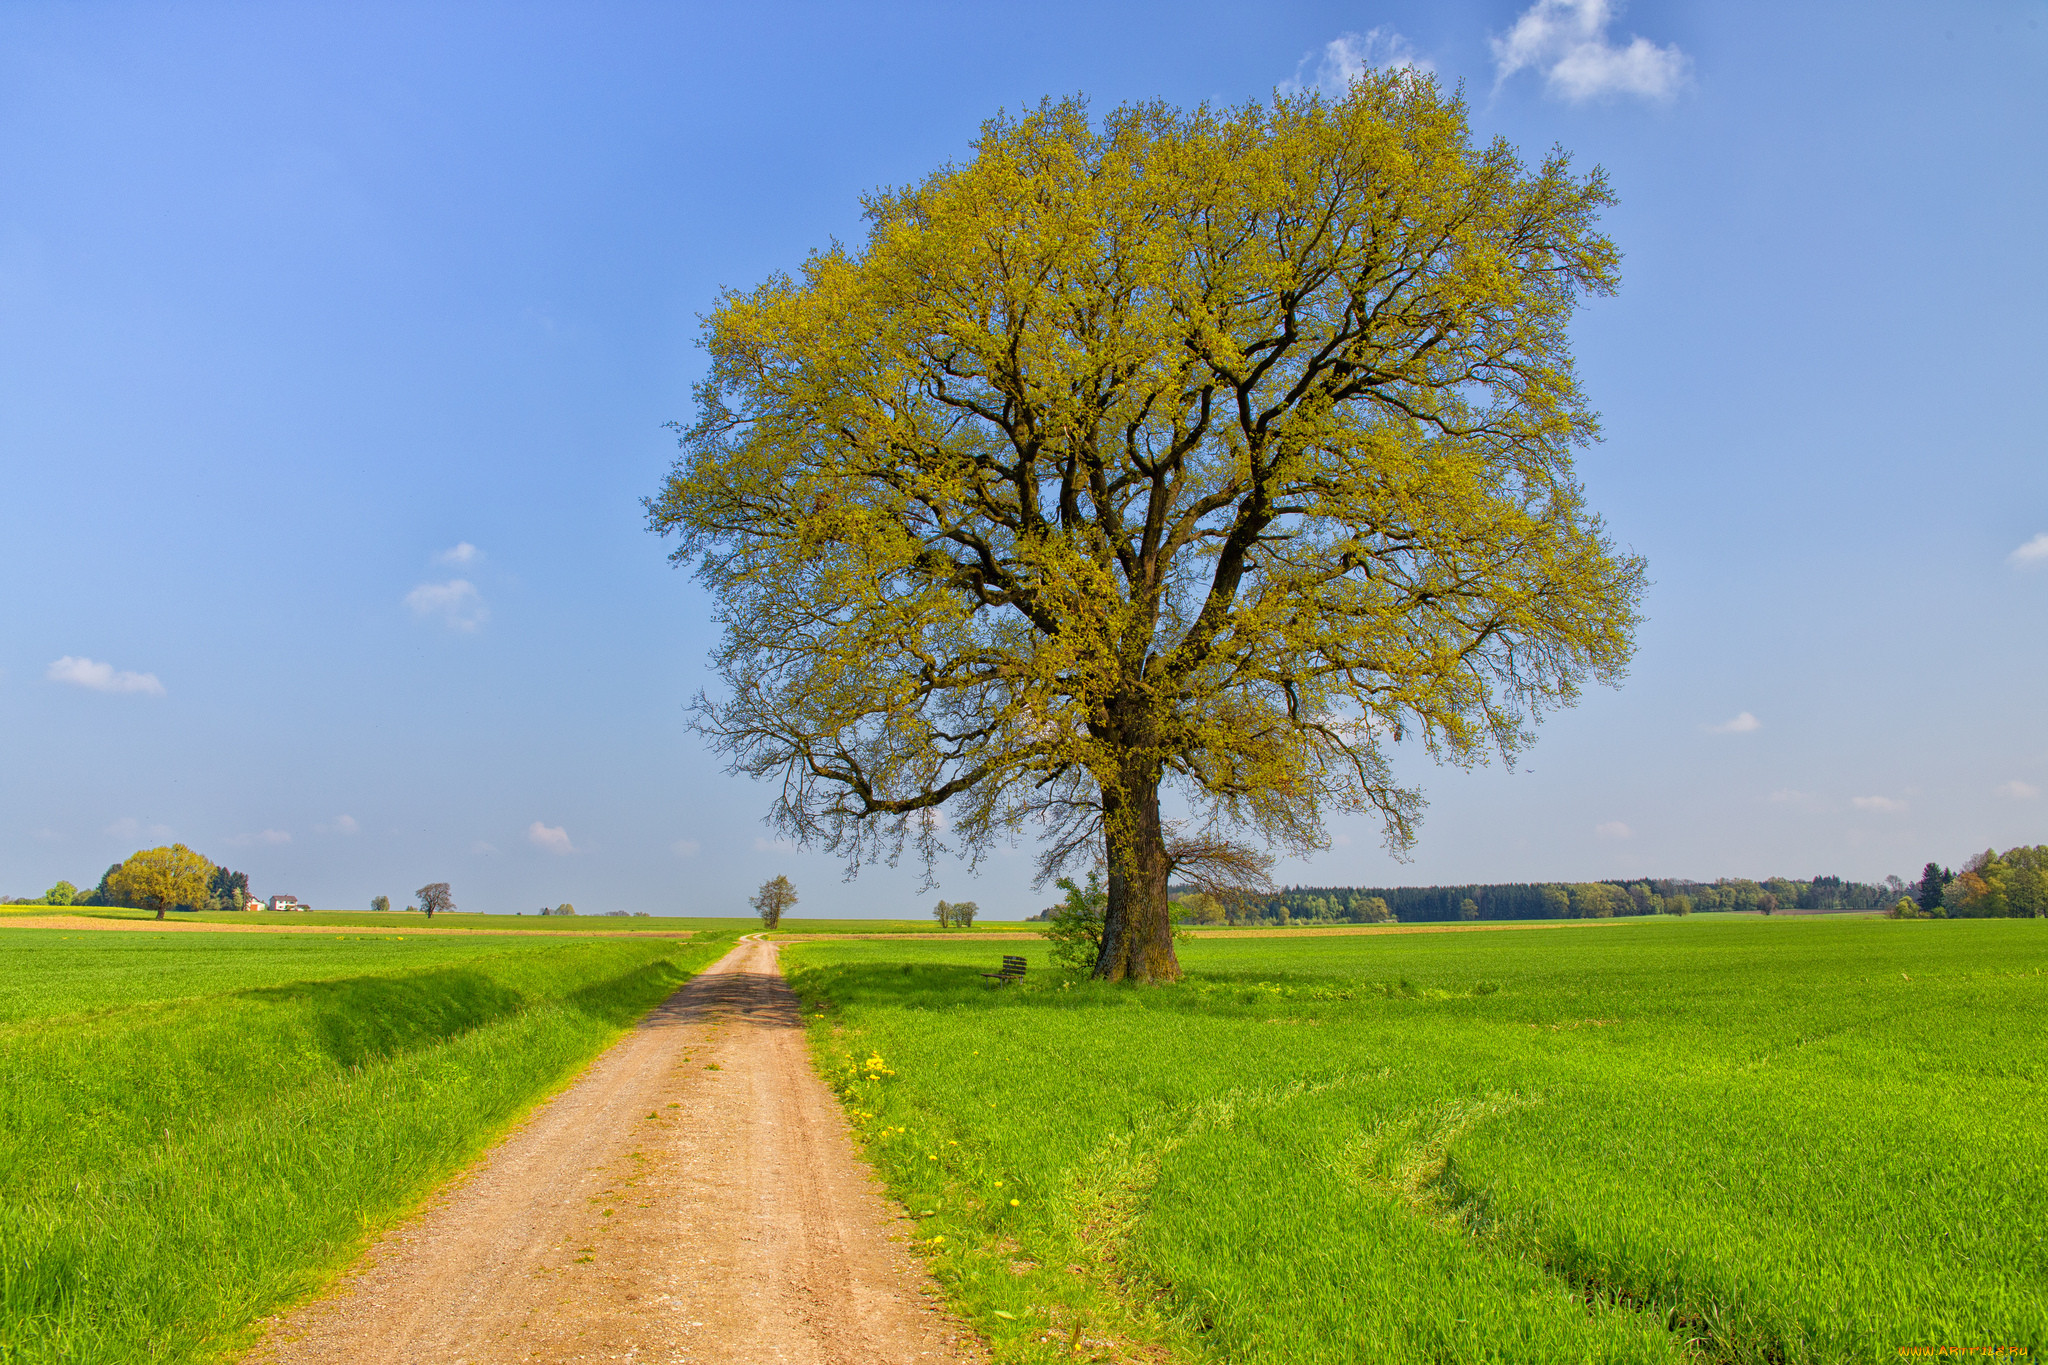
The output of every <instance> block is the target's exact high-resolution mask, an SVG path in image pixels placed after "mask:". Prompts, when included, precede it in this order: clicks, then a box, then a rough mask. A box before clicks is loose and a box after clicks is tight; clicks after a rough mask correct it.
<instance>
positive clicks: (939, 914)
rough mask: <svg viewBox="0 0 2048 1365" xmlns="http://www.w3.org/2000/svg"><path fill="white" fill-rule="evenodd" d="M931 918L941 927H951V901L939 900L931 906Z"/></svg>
mask: <svg viewBox="0 0 2048 1365" xmlns="http://www.w3.org/2000/svg"><path fill="white" fill-rule="evenodd" d="M932 918H933V919H935V920H937V921H938V922H939V927H940V928H941V929H950V928H952V927H953V902H951V901H940V902H939V903H938V904H937V905H934V906H933V907H932Z"/></svg>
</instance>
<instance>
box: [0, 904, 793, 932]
mask: <svg viewBox="0 0 2048 1365" xmlns="http://www.w3.org/2000/svg"><path fill="white" fill-rule="evenodd" d="M42 915H78V916H81V917H83V918H85V919H108V920H138V921H140V920H148V921H151V922H155V921H156V916H155V915H154V914H152V913H150V912H149V911H147V910H119V909H107V908H104V907H100V906H87V905H8V906H0V921H4V920H6V919H9V918H21V917H25V916H42ZM163 922H164V923H166V924H192V923H200V924H234V925H240V926H241V927H243V928H249V927H252V926H253V927H258V928H266V929H267V928H276V927H280V926H281V927H283V928H286V929H302V928H305V927H307V926H312V927H315V928H336V927H341V928H352V929H380V930H383V931H385V932H387V933H404V932H407V931H416V930H420V929H518V930H522V931H523V930H529V929H531V930H538V931H543V932H547V933H562V934H613V933H642V934H686V933H690V932H693V931H708V932H711V933H725V932H726V931H728V930H730V931H731V932H733V933H745V932H746V931H747V929H748V928H752V927H758V921H752V920H742V919H739V918H736V917H731V916H727V917H723V918H716V919H712V918H705V917H702V916H696V917H684V916H672V915H648V916H645V917H644V918H643V917H640V916H635V915H620V916H613V915H559V916H557V915H545V916H543V915H468V914H463V913H461V912H449V913H446V914H440V915H436V916H434V918H433V919H432V920H431V921H429V920H428V919H427V917H426V916H425V915H422V914H420V913H419V912H418V911H416V910H415V911H412V912H410V913H408V912H406V911H403V910H392V911H386V912H384V913H381V914H379V913H376V912H374V911H369V910H276V911H272V910H256V911H247V912H244V911H211V910H209V911H199V912H194V911H187V910H173V911H171V912H169V913H168V914H166V915H165V916H164V919H163Z"/></svg>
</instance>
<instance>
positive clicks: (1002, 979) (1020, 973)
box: [982, 953, 1024, 986]
mask: <svg viewBox="0 0 2048 1365" xmlns="http://www.w3.org/2000/svg"><path fill="white" fill-rule="evenodd" d="M982 975H983V976H985V977H987V978H988V979H989V980H991V981H993V982H995V983H996V984H997V985H998V986H1007V985H1009V984H1010V983H1011V982H1012V981H1022V980H1023V979H1024V959H1023V958H1021V957H1015V956H1012V955H1011V954H1009V953H1004V954H1003V969H1002V970H1001V971H999V972H983V973H982Z"/></svg>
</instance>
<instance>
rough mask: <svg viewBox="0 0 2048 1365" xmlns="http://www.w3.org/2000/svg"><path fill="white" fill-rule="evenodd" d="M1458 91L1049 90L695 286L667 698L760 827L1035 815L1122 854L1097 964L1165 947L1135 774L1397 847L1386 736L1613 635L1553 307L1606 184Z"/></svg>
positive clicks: (1614, 583) (1453, 718)
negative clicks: (732, 779)
mask: <svg viewBox="0 0 2048 1365" xmlns="http://www.w3.org/2000/svg"><path fill="white" fill-rule="evenodd" d="M1467 113H1468V111H1467V108H1466V106H1465V104H1464V103H1463V101H1462V100H1461V99H1460V98H1458V97H1457V96H1456V95H1454V94H1452V93H1450V92H1448V91H1446V90H1444V89H1443V88H1441V87H1440V86H1439V85H1438V84H1437V83H1436V81H1435V80H1434V79H1433V78H1431V77H1429V76H1427V75H1418V74H1417V73H1415V72H1412V71H1411V72H1372V73H1367V74H1365V75H1363V76H1362V77H1361V78H1360V79H1359V80H1357V81H1356V82H1354V83H1353V84H1352V85H1351V86H1350V88H1349V89H1348V90H1346V91H1345V92H1343V93H1342V94H1338V95H1334V96H1330V97H1319V96H1310V95H1306V94H1302V95H1295V96H1283V97H1280V98H1277V99H1276V100H1275V101H1274V102H1273V103H1272V104H1271V105H1270V106H1263V105H1259V104H1250V105H1244V106H1239V107H1234V108H1227V109H1225V108H1213V107H1204V108H1198V109H1193V110H1177V109H1171V108H1168V107H1166V106H1164V105H1159V104H1150V105H1129V106H1125V107H1122V108H1119V109H1116V110H1113V111H1111V112H1110V113H1108V114H1107V115H1106V116H1105V117H1103V118H1101V119H1100V120H1096V119H1093V118H1091V116H1090V113H1089V111H1088V109H1087V107H1086V105H1085V102H1084V101H1082V100H1079V99H1070V100H1065V101H1061V102H1058V103H1053V102H1047V103H1045V104H1043V105H1041V106H1040V107H1039V108H1038V109H1037V110H1035V111H1030V112H1026V113H1024V114H1022V115H1021V116H1018V117H1014V118H1013V117H1009V116H998V117H996V118H994V119H992V120H990V121H989V122H988V123H987V124H986V125H984V127H983V130H982V135H981V137H980V138H979V139H978V140H977V142H976V144H975V146H974V149H973V153H972V155H971V156H970V157H968V158H966V159H964V160H962V161H960V162H957V163H955V164H953V165H949V166H946V167H944V168H942V169H940V170H938V171H936V172H935V173H934V174H932V175H931V176H929V177H927V178H926V179H924V180H923V181H922V182H920V183H918V184H915V185H911V186H906V187H904V188H902V189H900V190H891V191H887V192H882V193H877V194H875V195H873V196H871V197H870V198H869V199H868V200H867V201H866V208H867V218H868V222H869V229H868V233H867V236H866V240H865V241H864V242H862V243H859V244H857V245H855V246H852V247H847V248H841V247H837V246H834V247H832V248H830V249H828V250H825V251H821V252H819V253H817V254H815V255H813V256H812V257H810V258H809V259H808V260H806V261H805V262H804V263H803V266H802V268H801V270H800V271H798V272H795V273H791V274H778V275H776V276H774V277H773V278H771V279H770V280H768V281H767V282H766V283H764V284H762V285H761V286H760V287H758V288H756V289H754V290H752V291H749V292H746V293H739V292H734V293H729V294H727V295H725V296H724V297H723V298H721V299H720V300H719V302H718V305H717V307H716V308H715V309H714V310H713V311H712V313H711V315H710V317H709V318H708V319H707V321H706V326H705V338H704V344H705V349H706V351H707V352H708V354H709V358H710V365H709V373H708V375H707V377H706V379H705V380H704V382H703V384H702V385H701V386H700V387H699V390H698V396H699V404H698V414H697V420H696V421H695V423H694V424H692V425H691V426H690V427H689V429H688V431H687V433H686V434H685V437H684V448H685V455H684V457H683V458H682V459H681V460H680V461H679V462H678V464H677V466H676V467H675V469H674V470H673V472H672V474H671V477H670V478H669V480H668V481H667V483H666V485H665V487H664V488H663V490H662V492H661V494H660V496H659V497H657V498H654V499H651V500H650V502H649V505H648V511H649V518H650V522H651V524H652V526H653V528H654V529H656V530H658V531H660V532H662V533H664V534H666V533H669V532H674V533H677V534H678V535H680V537H681V538H682V545H681V548H680V549H679V550H678V551H677V554H676V558H677V560H678V561H679V562H682V563H690V564H693V565H694V566H695V567H696V568H697V569H698V571H699V573H700V575H701V577H702V578H703V580H704V582H705V584H706V586H707V588H708V589H709V591H710V592H711V593H712V595H713V596H714V597H715V599H716V600H717V603H718V616H719V619H720V622H721V624H722V626H723V627H724V639H723V641H722V643H721V645H720V646H719V648H718V650H717V652H716V654H715V655H714V664H715V667H716V668H717V670H718V672H719V674H720V676H721V678H722V681H723V682H724V684H725V685H724V686H722V687H721V688H719V689H718V691H719V699H718V700H717V701H715V702H713V701H710V700H708V699H707V700H705V701H704V702H703V703H702V704H701V705H700V707H699V709H698V723H699V726H700V728H701V730H702V731H703V732H704V733H705V734H706V735H707V736H709V738H710V739H711V741H712V742H713V743H714V744H715V745H716V746H717V747H719V748H720V749H722V750H723V751H724V752H726V753H727V754H728V755H730V757H731V758H732V760H733V763H734V766H735V768H736V769H738V770H739V771H743V772H746V773H750V774H753V775H756V776H760V777H774V778H776V779H777V781H776V792H777V796H776V802H775V806H774V819H775V820H776V821H777V822H778V823H779V824H780V825H781V826H782V827H783V828H785V829H787V830H789V831H790V832H792V833H794V834H797V835H800V836H804V837H807V838H816V839H818V840H819V841H821V842H823V843H824V844H826V845H827V846H828V847H831V848H833V849H835V850H836V851H839V852H842V853H844V854H845V855H846V856H847V857H848V859H849V860H850V861H852V862H854V863H858V862H860V861H863V860H866V859H871V858H876V857H891V856H894V855H895V854H896V853H897V852H899V851H900V850H901V849H902V848H903V847H904V846H905V845H906V844H914V845H915V846H916V847H917V849H918V851H919V852H920V853H921V854H922V855H923V856H924V857H925V858H926V859H927V860H930V859H931V858H934V857H936V856H937V854H938V851H939V849H940V847H941V830H943V831H944V835H943V837H944V839H946V840H951V841H955V842H957V843H958V844H959V845H963V846H965V847H968V848H973V849H980V848H986V847H988V846H989V844H990V843H991V842H992V841H994V840H996V839H999V838H1003V837H1005V836H1007V835H1010V834H1014V833H1015V832H1016V831H1017V830H1019V829H1020V828H1021V827H1023V826H1025V825H1027V824H1029V823H1032V822H1036V821H1040V820H1044V821H1047V822H1049V823H1051V824H1052V825H1054V826H1055V827H1056V828H1057V831H1058V833H1057V835H1056V837H1055V840H1054V842H1053V845H1052V847H1053V850H1054V853H1055V858H1054V861H1055V862H1059V861H1060V855H1062V854H1066V853H1076V852H1080V853H1083V854H1084V855H1099V856H1101V857H1103V858H1105V859H1106V860H1107V861H1108V862H1109V864H1110V865H1111V866H1112V867H1113V868H1114V869H1115V875H1114V876H1113V877H1112V878H1111V882H1110V887H1111V897H1112V903H1111V906H1110V909H1109V912H1108V913H1109V914H1110V915H1111V916H1112V918H1113V919H1114V920H1115V921H1116V923H1117V924H1118V926H1119V928H1118V929H1117V931H1116V932H1112V933H1109V934H1107V935H1106V936H1105V940H1104V941H1105V943H1106V945H1107V951H1106V953H1105V956H1104V957H1103V959H1102V960H1101V961H1100V962H1098V964H1097V970H1098V971H1101V972H1103V973H1105V974H1106V975H1110V976H1113V977H1117V978H1122V977H1126V976H1129V977H1132V978H1135V979H1141V980H1170V979H1172V978H1173V977H1174V976H1177V975H1178V969H1177V968H1176V967H1175V966H1174V962H1173V951H1172V946H1171V941H1170V938H1169V937H1168V916H1167V910H1166V897H1167V878H1168V876H1169V874H1170V872H1171V870H1172V867H1173V859H1172V857H1171V854H1170V850H1169V848H1168V844H1167V836H1168V830H1167V828H1166V822H1165V821H1164V820H1163V819H1162V817H1161V814H1160V790H1161V784H1162V783H1163V782H1165V783H1171V784H1173V785H1174V787H1175V788H1176V789H1177V792H1176V794H1177V795H1178V796H1179V797H1180V798H1181V799H1182V800H1184V801H1185V802H1186V803H1187V805H1188V806H1189V807H1190V808H1191V809H1192V810H1193V811H1194V812H1196V813H1198V814H1199V815H1200V816H1202V817H1205V818H1206V817H1213V818H1214V820H1215V821H1217V822H1219V823H1220V824H1222V825H1225V826H1232V827H1237V828H1241V829H1249V830H1254V831H1256V832H1257V833H1258V834H1259V835H1260V836H1261V841H1262V842H1269V843H1273V844H1276V845H1279V846H1282V847H1286V848H1291V849H1297V850H1305V849H1308V848H1311V847H1314V846H1315V845H1316V844H1317V842H1318V840H1319V838H1320V831H1321V828H1322V826H1323V823H1324V820H1325V817H1326V815H1327V814H1328V813H1329V812H1330V811H1332V810H1346V811H1359V812H1365V813H1370V814H1372V815H1375V816H1377V817H1379V818H1380V819H1381V820H1382V821H1383V823H1384V827H1385V830H1386V834H1387V838H1388V840H1389V842H1390V843H1391V844H1393V845H1395V846H1397V847H1399V846H1403V845H1405V844H1406V843H1408V842H1409V841H1410V840H1411V839H1412V837H1413V826H1414V822H1415V819H1416V817H1417V814H1418V812H1419V810H1420V806H1421V798H1420V794H1419V793H1418V792H1417V791H1415V790H1413V789H1411V788H1403V787H1401V786H1399V785H1398V784H1397V782H1396V780H1395V776H1394V773H1393V768H1392V765H1391V761H1390V752H1389V748H1388V745H1389V744H1390V742H1391V740H1392V738H1393V737H1394V736H1398V735H1402V734H1412V735H1415V736H1417V737H1419V738H1421V739H1422V740H1423V742H1424V745H1425V747H1426V749H1427V751H1428V752H1429V753H1430V754H1432V755H1439V756H1442V757H1445V758H1448V759H1451V760H1453V761H1458V762H1463V763H1471V762H1479V761H1483V760H1484V759H1486V758H1487V757H1488V756H1489V755H1491V754H1495V753H1499V754H1513V753H1514V752H1516V751H1518V750H1519V749H1520V748H1521V747H1522V746H1523V745H1524V744H1525V743H1527V742H1528V741H1529V739H1530V738H1531V726H1530V722H1531V721H1533V720H1534V719H1535V718H1536V717H1537V716H1539V715H1541V714H1543V713H1545V712H1547V711H1550V710H1552V709H1555V708H1559V707H1564V706H1569V705H1571V704H1572V703H1573V702H1574V701H1575V700H1576V699H1577V697H1578V695H1579V692H1580V689H1581V687H1582V686H1583V685H1584V683H1585V682H1586V681H1588V680H1589V679H1592V680H1600V681H1616V680H1618V679H1619V677H1620V676H1621V674H1622V672H1623V670H1624V669H1625V666H1626V663H1627V660H1628V658H1629V656H1630V654H1631V652H1632V650H1633V647H1634V643H1633V636H1634V631H1635V627H1636V624H1637V619H1638V618H1637V611H1636V604H1637V601H1638V598H1639V596H1640V594H1641V592H1642V590H1643V582H1644V576H1643V564H1642V562H1641V560H1639V559H1638V558H1636V557H1635V556H1632V555H1629V554H1626V553H1623V552H1621V551H1619V550H1617V549H1616V547H1615V546H1614V545H1613V544H1612V542H1611V540H1610V539H1609V536H1608V533H1607V530H1606V528H1605V526H1604V525H1603V524H1602V523H1601V521H1600V519H1599V518H1598V517H1597V516H1596V515H1594V514H1593V512H1592V511H1591V510H1590V508H1589V507H1588V506H1587V504H1586V501H1585V497H1584V493H1583V491H1582V489H1581V487H1580V485H1579V483H1578V481H1577V479H1576V478H1575V476H1574V475H1573V473H1572V466H1571V461H1572V458H1573V452H1574V448H1575V447H1576V446H1579V445H1581V444H1583V443H1585V442H1587V441H1589V440H1591V439H1593V437H1594V435H1595V434H1596V430H1597V424H1596V421H1595V418H1594V415H1593V413H1592V411H1591V409H1590V408H1589V406H1588V405H1587V403H1586V400H1585V396H1584V394H1583V393H1582V391H1581V390H1580V388H1579V385H1578V381H1577V375H1576V371H1575V367H1574V365H1573V362H1572V358H1571V354H1570V346H1569V337H1570V327H1569V323H1570V318H1571V316H1572V313H1573V311H1574V309H1575V308H1576V307H1577V306H1578V304H1579V302H1580V300H1581V299H1582V298H1584V297H1586V296H1589V295H1600V294H1606V293H1609V292H1611V291H1612V290H1613V289H1614V288H1615V287H1616V286H1617V283H1618V278H1619V276H1618V269H1619V260H1620V257H1619V253H1618V252H1617V251H1616V249H1615V247H1614V244H1613V243H1612V242H1611V241H1609V240H1608V239H1607V238H1606V237H1604V236H1602V235H1601V234H1600V233H1599V232H1598V231H1597V230H1596V222H1597V219H1598V216H1599V214H1600V212H1601V210H1602V209H1603V208H1604V207H1605V206H1606V205H1607V204H1609V203H1610V202H1611V195H1610V193H1609V191H1608V188H1607V185H1606V181H1605V178H1604V176H1603V175H1602V173H1601V172H1599V171H1598V170H1595V171H1593V172H1591V173H1590V174H1585V175H1581V174H1579V173H1577V172H1575V171H1574V169H1573V168H1572V166H1571V164H1570V161H1569V158H1568V157H1567V156H1566V155H1565V154H1564V153H1563V152H1561V151H1554V152H1552V153H1550V154H1548V155H1547V156H1545V157H1544V158H1543V160H1542V161H1541V162H1540V163H1539V164H1536V165H1528V164H1525V163H1523V162H1522V161H1521V159H1520V158H1519V157H1518V156H1517V155H1516V153H1515V151H1514V150H1513V149H1512V148H1511V147H1509V146H1508V145H1507V144H1506V143H1505V142H1504V141H1499V140H1496V141H1494V142H1491V143H1484V144H1482V143H1477V142H1475V141H1474V139H1473V137H1472V134H1471V129H1470V126H1469V120H1468V116H1467ZM941 804H943V805H944V807H945V810H946V812H947V814H948V816H949V817H950V818H949V819H948V820H947V821H946V822H945V823H944V824H943V825H941V824H940V823H939V822H938V821H936V820H935V819H934V818H933V814H934V811H935V809H936V808H938V807H939V806H940V805H941ZM1126 902H1128V904H1126Z"/></svg>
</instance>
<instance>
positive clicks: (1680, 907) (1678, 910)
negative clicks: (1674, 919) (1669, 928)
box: [1664, 896, 1692, 915]
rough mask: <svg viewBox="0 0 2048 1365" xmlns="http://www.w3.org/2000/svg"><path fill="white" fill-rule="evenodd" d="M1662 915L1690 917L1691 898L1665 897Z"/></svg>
mask: <svg viewBox="0 0 2048 1365" xmlns="http://www.w3.org/2000/svg"><path fill="white" fill-rule="evenodd" d="M1664 913H1665V914H1667V915H1690V914H1691V913H1692V897H1691V896H1666V897H1665V898H1664Z"/></svg>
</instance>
